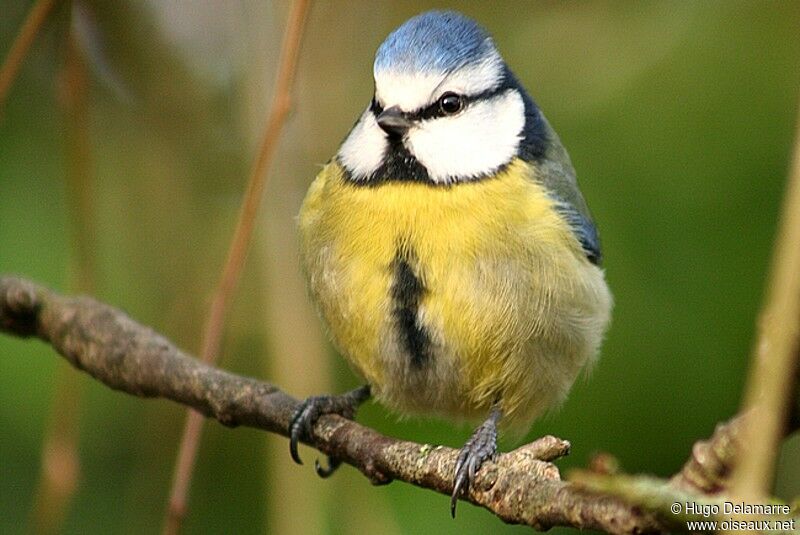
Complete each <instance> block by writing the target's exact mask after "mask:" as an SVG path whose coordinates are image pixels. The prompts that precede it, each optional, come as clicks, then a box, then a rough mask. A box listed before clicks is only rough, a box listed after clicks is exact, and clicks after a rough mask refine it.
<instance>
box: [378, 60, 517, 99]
mask: <svg viewBox="0 0 800 535" xmlns="http://www.w3.org/2000/svg"><path fill="white" fill-rule="evenodd" d="M374 75H375V96H376V97H377V99H378V102H380V103H381V104H382V105H383V107H384V108H388V107H390V106H398V107H399V108H400V109H401V110H403V111H406V112H413V111H416V110H419V109H422V108H424V107H426V106H428V105H429V104H431V103H432V102H433V100H434V99H436V98H437V97H438V94H439V93H441V92H443V91H453V92H454V93H458V94H460V95H476V94H478V93H483V92H485V91H491V90H492V89H494V88H496V87H497V86H498V84H499V83H500V81H501V80H502V77H503V76H502V75H503V60H502V59H501V58H500V54H498V53H497V52H496V51H492V53H490V54H487V55H486V56H485V57H484V58H483V59H482V60H481V61H478V62H476V63H474V64H472V65H469V66H466V67H462V68H460V69H458V70H457V71H454V72H452V73H449V74H448V73H441V72H439V73H421V72H414V73H409V72H405V71H402V70H401V71H391V70H377V71H375V73H374Z"/></svg>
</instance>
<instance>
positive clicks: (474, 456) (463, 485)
mask: <svg viewBox="0 0 800 535" xmlns="http://www.w3.org/2000/svg"><path fill="white" fill-rule="evenodd" d="M500 416H501V412H500V409H499V408H497V407H495V408H493V409H492V412H491V413H490V414H489V418H487V420H486V421H485V422H483V423H482V424H481V426H480V427H478V428H477V429H476V430H475V432H474V433H472V436H471V437H470V438H469V440H468V441H467V443H466V444H464V447H463V448H461V451H460V452H459V454H458V460H457V461H456V471H455V476H454V478H453V494H452V496H451V497H450V514H451V515H452V516H453V518H455V517H456V505H457V504H458V498H459V496H462V495H463V494H465V493H466V492H467V491H468V490H469V486H470V484H471V482H472V481H473V480H474V479H475V474H476V473H477V472H478V470H479V469H480V467H481V466H482V465H483V463H484V462H485V461H487V460H488V459H494V458H495V457H497V422H498V421H499V420H500Z"/></svg>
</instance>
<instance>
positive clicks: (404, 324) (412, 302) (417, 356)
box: [391, 251, 431, 368]
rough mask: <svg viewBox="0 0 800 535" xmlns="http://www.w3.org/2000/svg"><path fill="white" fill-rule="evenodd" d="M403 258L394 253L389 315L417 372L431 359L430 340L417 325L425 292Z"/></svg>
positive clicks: (420, 282) (404, 257) (403, 256)
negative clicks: (391, 304)
mask: <svg viewBox="0 0 800 535" xmlns="http://www.w3.org/2000/svg"><path fill="white" fill-rule="evenodd" d="M406 256H407V255H402V254H401V253H400V252H399V251H398V253H397V255H396V256H395V259H394V261H393V262H392V271H393V275H394V281H393V282H392V288H391V295H392V303H393V305H394V308H393V311H392V312H393V314H394V320H395V325H396V326H397V335H398V338H399V340H400V343H401V344H402V346H403V347H404V348H405V350H406V351H407V352H408V355H409V356H410V357H411V365H412V366H413V367H414V368H421V367H422V366H423V365H424V364H425V363H426V362H427V361H428V360H429V359H430V357H431V354H430V349H431V340H430V336H428V333H427V332H425V329H423V328H422V327H421V326H420V325H419V324H418V323H417V312H418V311H419V305H420V301H421V300H422V296H423V295H424V294H425V291H426V290H425V286H423V284H422V281H421V280H420V279H419V278H418V277H417V276H416V275H415V274H414V270H413V269H412V267H411V264H409V262H408V260H407V259H406Z"/></svg>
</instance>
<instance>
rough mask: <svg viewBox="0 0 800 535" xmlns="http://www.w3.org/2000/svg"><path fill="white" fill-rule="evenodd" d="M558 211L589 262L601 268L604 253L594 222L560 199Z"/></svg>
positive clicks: (557, 206) (557, 203)
mask: <svg viewBox="0 0 800 535" xmlns="http://www.w3.org/2000/svg"><path fill="white" fill-rule="evenodd" d="M556 210H557V211H558V213H559V214H561V216H562V217H563V218H564V219H565V220H566V221H567V223H569V226H570V228H571V229H572V232H573V233H575V237H576V238H578V241H579V242H580V244H581V247H583V252H584V253H586V258H588V259H589V262H591V263H592V264H594V265H596V266H599V265H600V263H601V262H602V260H603V253H602V251H601V250H600V236H599V234H598V233H597V227H595V226H594V223H593V222H592V220H591V219H589V218H588V217H586V216H585V215H583V214H582V213H580V212H579V211H578V210H576V209H575V207H573V206H572V205H571V204H569V203H568V202H565V201H562V200H559V199H557V200H556Z"/></svg>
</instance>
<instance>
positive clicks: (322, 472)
mask: <svg viewBox="0 0 800 535" xmlns="http://www.w3.org/2000/svg"><path fill="white" fill-rule="evenodd" d="M341 464H342V461H340V460H339V459H337V458H336V457H328V467H327V468H323V466H322V463H320V462H319V459H316V460H315V461H314V470H315V471H316V472H317V475H318V476H319V477H321V478H322V479H326V478H328V477H330V476H331V475H333V473H334V472H335V471H336V469H337V468H339V466H341Z"/></svg>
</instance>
